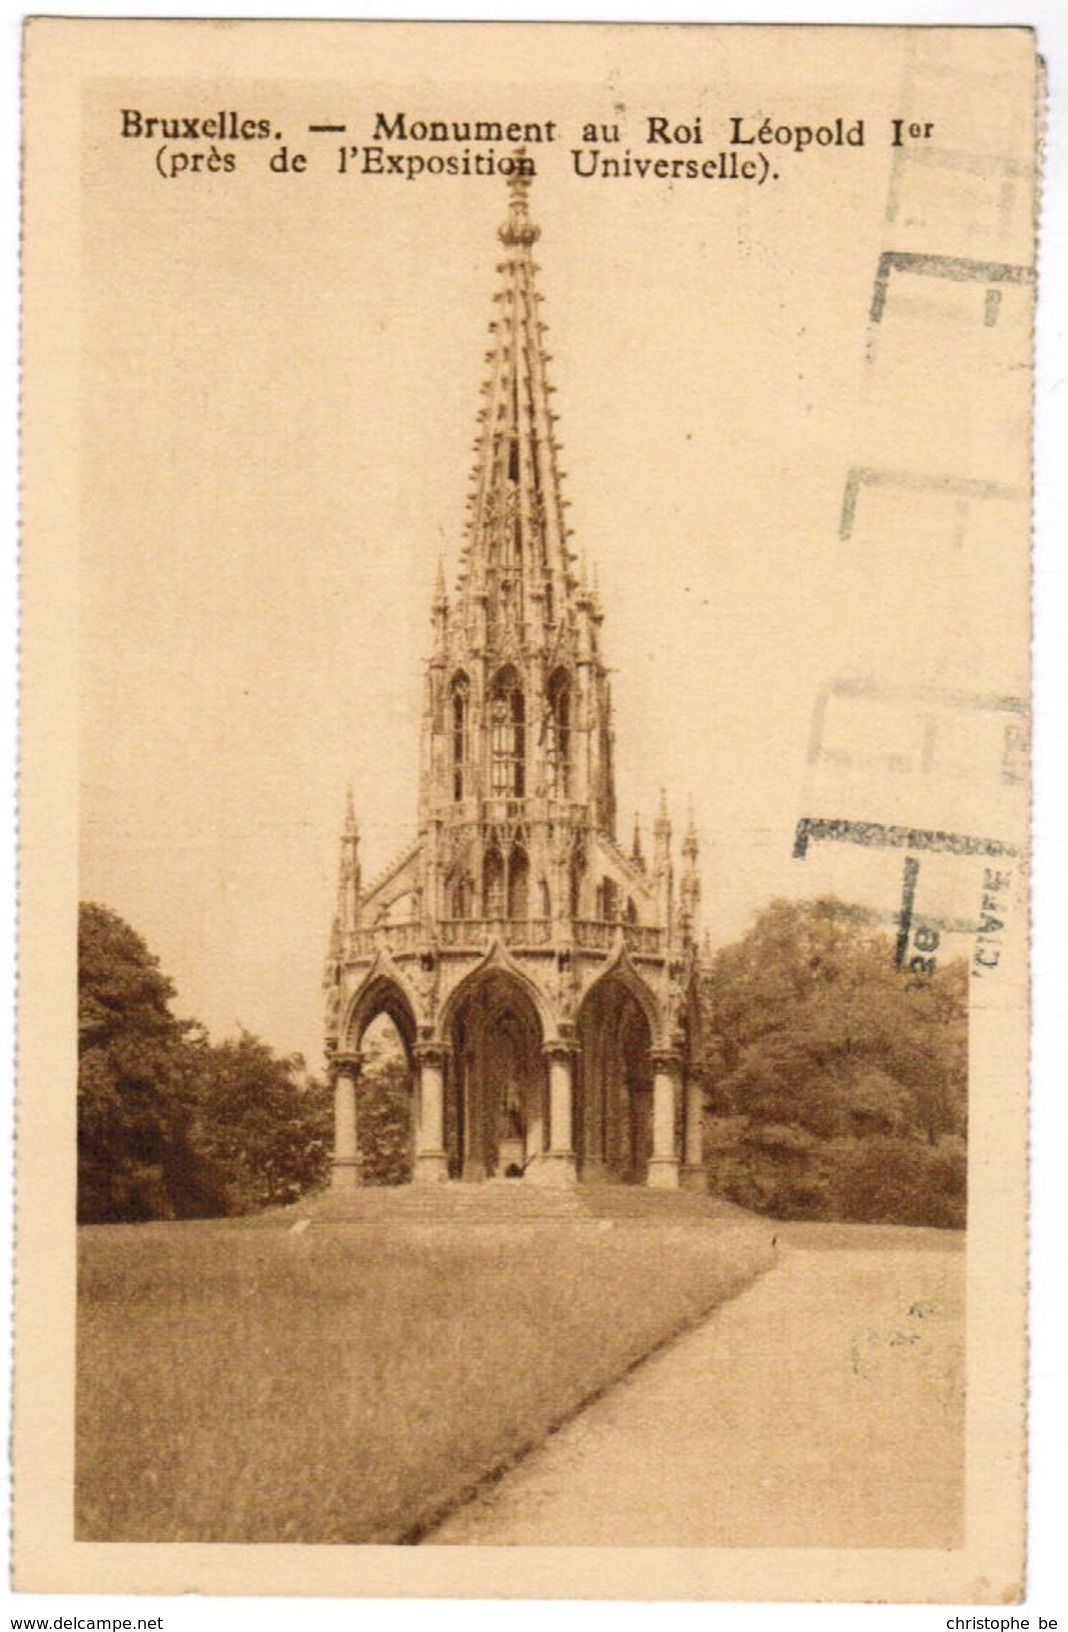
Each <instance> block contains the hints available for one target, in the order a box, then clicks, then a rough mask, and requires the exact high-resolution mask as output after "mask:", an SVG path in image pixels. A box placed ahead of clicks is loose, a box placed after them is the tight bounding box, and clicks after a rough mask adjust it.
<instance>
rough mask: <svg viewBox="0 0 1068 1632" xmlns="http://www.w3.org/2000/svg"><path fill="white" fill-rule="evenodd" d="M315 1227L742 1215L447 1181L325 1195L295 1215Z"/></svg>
mask: <svg viewBox="0 0 1068 1632" xmlns="http://www.w3.org/2000/svg"><path fill="white" fill-rule="evenodd" d="M296 1211H297V1212H299V1214H300V1215H302V1216H306V1217H310V1218H311V1220H312V1222H315V1221H317V1220H318V1221H322V1222H324V1223H325V1222H329V1221H331V1220H342V1219H347V1220H355V1221H360V1220H364V1221H366V1222H368V1223H370V1222H373V1221H377V1220H386V1219H396V1220H397V1221H404V1220H409V1221H411V1222H422V1221H428V1220H440V1221H450V1220H451V1221H454V1222H469V1223H472V1224H474V1223H478V1222H481V1221H487V1222H489V1221H492V1220H498V1221H504V1220H517V1221H518V1220H523V1219H543V1218H573V1219H578V1218H592V1219H642V1218H647V1219H658V1220H661V1221H663V1220H666V1219H672V1218H679V1219H683V1218H724V1217H726V1216H728V1215H741V1209H739V1208H736V1207H733V1206H732V1205H731V1204H730V1203H729V1202H725V1201H721V1200H719V1199H718V1198H717V1197H715V1196H709V1195H706V1194H702V1193H700V1192H695V1191H689V1190H667V1191H665V1190H649V1189H647V1188H646V1187H645V1186H643V1185H629V1184H579V1185H576V1186H575V1187H574V1188H571V1189H550V1188H542V1187H539V1186H537V1185H534V1184H530V1183H529V1182H526V1183H524V1182H523V1181H522V1180H518V1179H489V1180H486V1181H485V1182H484V1183H481V1184H472V1183H461V1182H451V1183H448V1184H435V1185H416V1184H412V1185H398V1186H390V1187H386V1186H383V1187H376V1186H366V1187H356V1188H354V1189H351V1190H329V1191H326V1192H325V1193H324V1194H322V1195H319V1196H316V1197H312V1198H309V1199H308V1200H307V1201H306V1202H304V1203H302V1204H301V1205H300V1206H299V1208H298V1209H297V1210H296Z"/></svg>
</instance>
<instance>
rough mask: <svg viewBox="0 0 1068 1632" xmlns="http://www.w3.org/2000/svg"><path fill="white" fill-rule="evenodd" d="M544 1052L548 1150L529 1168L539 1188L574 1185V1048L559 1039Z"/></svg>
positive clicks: (548, 1045)
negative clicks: (572, 1135)
mask: <svg viewBox="0 0 1068 1632" xmlns="http://www.w3.org/2000/svg"><path fill="white" fill-rule="evenodd" d="M542 1052H543V1054H544V1056H545V1059H546V1062H547V1064H548V1067H549V1148H548V1150H547V1151H546V1152H545V1154H544V1155H543V1156H542V1158H541V1159H540V1161H537V1162H535V1163H534V1164H533V1166H532V1167H531V1168H530V1170H529V1171H530V1177H531V1178H532V1179H534V1180H535V1182H536V1183H538V1184H553V1185H557V1184H558V1185H571V1184H574V1183H575V1181H576V1177H577V1175H576V1172H575V1152H574V1149H573V1147H572V1143H571V1091H572V1090H571V1081H572V1078H571V1069H572V1061H573V1058H574V1044H573V1043H570V1042H566V1041H563V1040H560V1039H558V1040H557V1041H555V1042H551V1043H546V1045H545V1047H544V1049H543V1050H542Z"/></svg>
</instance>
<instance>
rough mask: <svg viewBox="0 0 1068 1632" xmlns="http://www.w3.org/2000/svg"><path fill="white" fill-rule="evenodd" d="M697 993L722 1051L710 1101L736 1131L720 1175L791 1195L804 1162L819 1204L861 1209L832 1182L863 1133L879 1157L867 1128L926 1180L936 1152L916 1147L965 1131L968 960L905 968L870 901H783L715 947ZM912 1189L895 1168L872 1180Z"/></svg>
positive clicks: (957, 1167) (724, 1144) (723, 1152)
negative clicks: (912, 973) (919, 970)
mask: <svg viewBox="0 0 1068 1632" xmlns="http://www.w3.org/2000/svg"><path fill="white" fill-rule="evenodd" d="M701 1000H702V1007H703V1010H704V1022H705V1025H706V1027H707V1029H708V1030H709V1032H710V1033H711V1034H713V1035H714V1036H715V1038H716V1040H717V1046H718V1052H719V1059H718V1065H717V1068H716V1070H715V1071H714V1072H712V1073H711V1074H710V1082H709V1099H710V1103H711V1108H712V1110H713V1111H714V1112H715V1113H716V1114H717V1115H718V1116H719V1117H721V1118H726V1119H728V1121H729V1122H730V1124H731V1127H732V1132H733V1138H732V1140H727V1141H724V1140H723V1139H721V1140H720V1142H719V1146H718V1149H719V1156H718V1157H717V1162H718V1163H719V1167H720V1170H721V1171H720V1178H722V1172H723V1171H724V1170H726V1168H731V1170H732V1172H733V1174H734V1178H735V1179H738V1180H739V1182H742V1181H743V1180H744V1181H746V1182H748V1181H749V1180H752V1182H753V1184H754V1185H755V1186H756V1189H757V1190H759V1192H760V1194H761V1196H762V1197H763V1198H764V1200H765V1202H766V1201H767V1198H768V1195H769V1194H770V1195H772V1196H777V1197H779V1198H780V1199H781V1198H783V1197H788V1196H789V1195H792V1194H793V1193H794V1190H796V1187H797V1182H798V1178H799V1175H803V1176H804V1177H805V1183H804V1184H803V1185H802V1186H801V1189H802V1191H804V1193H805V1195H806V1196H807V1197H808V1201H807V1202H805V1204H804V1205H805V1206H806V1207H808V1209H809V1211H810V1212H811V1211H812V1210H813V1209H815V1210H816V1211H819V1207H820V1206H823V1207H824V1208H825V1209H826V1208H830V1209H831V1211H832V1212H833V1211H834V1209H835V1207H838V1212H839V1215H840V1216H846V1214H848V1215H849V1216H853V1215H852V1213H851V1212H850V1208H852V1209H854V1210H855V1208H857V1207H862V1206H863V1204H862V1202H861V1201H859V1200H854V1201H853V1202H851V1203H850V1204H849V1207H846V1203H845V1201H844V1199H842V1198H843V1197H844V1193H845V1192H844V1190H842V1194H841V1196H839V1199H838V1202H835V1201H834V1196H833V1194H832V1193H834V1192H835V1191H836V1185H837V1181H838V1177H840V1176H841V1174H843V1173H844V1172H845V1170H846V1168H848V1167H849V1165H850V1163H856V1162H859V1161H860V1155H859V1152H858V1148H857V1147H858V1144H859V1143H866V1144H867V1145H868V1147H869V1148H868V1150H867V1155H866V1156H865V1162H866V1163H867V1167H866V1169H865V1171H868V1170H869V1169H872V1148H873V1147H872V1142H873V1141H883V1142H884V1148H885V1152H886V1155H887V1160H888V1161H889V1159H890V1154H891V1145H893V1152H894V1154H893V1160H894V1162H895V1163H896V1164H897V1168H898V1169H899V1170H900V1169H901V1168H902V1163H904V1164H905V1166H906V1167H907V1166H908V1164H909V1162H910V1161H911V1170H912V1171H913V1172H914V1173H915V1175H917V1179H916V1184H917V1186H919V1187H920V1188H922V1175H923V1173H924V1172H926V1170H927V1168H928V1167H929V1166H930V1161H929V1160H928V1158H926V1157H925V1156H924V1155H923V1153H922V1150H920V1149H919V1147H920V1146H921V1145H924V1146H926V1147H928V1148H929V1149H930V1150H931V1151H932V1152H933V1151H934V1149H935V1147H936V1146H939V1145H940V1143H941V1142H943V1141H945V1140H956V1141H957V1144H958V1145H960V1144H961V1141H963V1138H964V1135H965V1132H966V1114H967V972H966V967H965V965H964V963H963V961H958V962H957V963H951V964H948V965H945V966H943V967H942V968H940V969H938V970H937V971H936V972H935V973H934V974H933V975H932V976H930V977H929V978H927V979H925V980H924V981H922V982H917V981H916V980H915V979H914V978H909V977H908V976H906V975H904V974H902V972H901V971H900V970H898V968H897V967H896V965H895V962H894V947H893V943H892V942H891V940H890V938H889V936H887V935H886V934H884V933H883V932H882V931H881V930H880V929H879V927H878V925H877V924H876V923H875V921H874V920H873V918H872V917H871V915H869V914H867V913H864V912H863V911H861V910H859V909H857V908H854V907H850V906H848V905H846V904H845V903H843V902H840V901H835V900H829V899H828V900H820V901H808V902H787V901H776V902H774V903H772V905H771V906H770V907H768V908H767V909H766V910H765V911H764V912H763V913H762V914H761V915H760V917H759V918H758V919H757V921H756V923H755V924H754V926H753V928H752V929H751V930H750V932H749V934H748V935H746V936H745V937H744V938H743V939H742V940H741V941H739V942H738V943H737V944H736V945H734V946H730V947H726V948H724V949H723V950H722V951H721V952H720V953H719V954H718V956H717V957H716V959H715V960H714V963H713V966H712V969H711V971H710V974H709V976H708V977H707V979H706V981H705V982H704V985H703V989H702V992H701ZM894 1142H896V1143H894ZM902 1142H903V1143H902ZM899 1147H900V1148H899ZM902 1149H903V1150H904V1151H905V1156H904V1157H903V1156H902V1154H901V1151H902ZM942 1156H943V1157H945V1156H946V1152H945V1151H942ZM732 1164H733V1167H732ZM939 1172H940V1173H941V1174H942V1175H943V1177H944V1176H945V1174H946V1173H950V1172H951V1173H953V1174H960V1175H962V1174H963V1167H962V1164H961V1163H960V1162H959V1161H956V1160H955V1159H954V1161H953V1162H951V1163H950V1164H949V1166H947V1165H946V1162H945V1161H943V1163H942V1166H941V1168H939ZM776 1174H777V1175H778V1177H776ZM732 1182H733V1180H732ZM953 1182H957V1181H956V1180H954V1181H953ZM960 1182H961V1184H962V1183H963V1179H962V1178H961V1181H960ZM813 1184H815V1190H813ZM907 1188H908V1187H907V1186H906V1187H904V1189H907ZM863 1189H864V1187H863V1186H862V1185H860V1184H859V1181H858V1184H857V1185H855V1186H854V1187H853V1191H852V1192H851V1193H852V1194H853V1195H854V1197H858V1196H860V1195H861V1192H862V1190H863ZM904 1189H903V1186H902V1184H901V1183H900V1182H896V1183H895V1185H893V1186H883V1187H882V1189H881V1190H879V1188H878V1187H877V1186H874V1185H873V1184H872V1183H868V1186H867V1192H868V1193H869V1194H871V1195H872V1196H874V1195H875V1194H876V1191H877V1190H878V1193H879V1195H880V1196H881V1197H882V1198H883V1199H882V1200H880V1201H879V1203H878V1207H879V1208H880V1209H882V1211H883V1212H885V1210H886V1209H887V1208H890V1210H891V1211H893V1207H894V1205H895V1203H894V1202H893V1200H892V1197H893V1196H895V1195H896V1196H899V1197H900V1196H902V1195H903V1194H904ZM817 1192H818V1195H817ZM819 1196H822V1198H823V1199H822V1202H819ZM887 1197H890V1198H891V1199H890V1200H887V1199H886V1198H887ZM814 1198H815V1199H814ZM738 1199H741V1197H738ZM839 1203H840V1205H839ZM750 1204H752V1203H750ZM791 1205H792V1204H791ZM798 1205H800V1203H798ZM902 1205H904V1204H902ZM917 1206H919V1202H917V1203H916V1205H913V1202H912V1201H910V1202H909V1203H908V1205H907V1207H906V1208H905V1210H906V1211H909V1212H910V1214H911V1213H915V1211H916V1207H917ZM962 1206H963V1199H962V1195H961V1207H962ZM871 1207H872V1208H875V1207H876V1202H875V1201H874V1200H873V1201H872V1202H871ZM843 1210H844V1211H843ZM880 1216H882V1215H881V1214H880ZM938 1222H944V1219H943V1218H939V1220H938Z"/></svg>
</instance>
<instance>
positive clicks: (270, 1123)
mask: <svg viewBox="0 0 1068 1632" xmlns="http://www.w3.org/2000/svg"><path fill="white" fill-rule="evenodd" d="M174 995H175V994H174V986H173V984H172V982H171V981H170V980H169V979H168V978H167V976H166V975H164V974H163V973H162V971H161V969H160V966H159V960H158V959H157V958H155V957H154V956H153V955H152V954H151V953H150V952H149V950H148V947H147V946H146V945H145V942H144V941H143V940H142V938H141V937H140V936H139V935H138V934H137V933H136V932H135V931H134V930H133V929H131V927H130V926H129V924H127V923H126V922H125V921H124V920H123V919H122V918H120V917H119V915H118V914H117V913H115V912H113V911H111V909H110V908H108V907H104V906H99V905H97V904H96V903H92V902H89V903H83V905H82V906H81V908H80V911H79V919H78V1216H79V1219H80V1220H81V1221H82V1222H93V1223H99V1222H114V1221H129V1220H137V1219H147V1218H188V1217H202V1216H207V1215H211V1214H220V1213H231V1212H243V1211H247V1210H249V1209H250V1208H253V1207H257V1206H264V1205H266V1204H268V1203H270V1202H282V1201H291V1200H293V1199H295V1197H296V1196H297V1195H299V1194H300V1193H301V1191H302V1190H304V1189H307V1188H308V1187H310V1186H311V1185H313V1184H315V1183H317V1182H320V1181H321V1179H322V1177H323V1175H324V1173H325V1169H326V1163H327V1123H328V1120H329V1118H328V1111H327V1107H326V1104H325V1091H324V1090H323V1088H322V1087H321V1085H319V1084H316V1083H308V1084H305V1083H303V1082H302V1081H301V1077H302V1070H301V1067H302V1062H300V1061H299V1060H297V1059H295V1058H294V1059H289V1060H284V1059H278V1058H277V1057H276V1056H275V1055H274V1054H272V1052H271V1050H270V1049H269V1048H268V1047H267V1045H266V1044H265V1043H262V1042H259V1041H258V1040H257V1039H256V1038H254V1037H251V1036H249V1035H248V1034H247V1033H246V1034H242V1036H241V1037H240V1038H239V1039H238V1040H237V1041H236V1042H226V1043H222V1044H219V1045H216V1046H213V1045H211V1044H210V1043H209V1042H208V1039H207V1035H206V1033H205V1032H204V1031H203V1028H202V1027H199V1026H197V1025H196V1024H195V1023H193V1022H190V1021H185V1020H178V1019H176V1018H175V1016H174V1014H173V1013H172V1010H171V1004H172V1002H173V1000H174Z"/></svg>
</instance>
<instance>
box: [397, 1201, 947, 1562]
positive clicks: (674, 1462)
mask: <svg viewBox="0 0 1068 1632" xmlns="http://www.w3.org/2000/svg"><path fill="white" fill-rule="evenodd" d="M843 1236H846V1237H847V1238H848V1239H849V1240H850V1244H849V1245H846V1246H843V1245H839V1244H838V1243H839V1242H840V1241H841V1240H842V1239H843ZM778 1239H779V1263H778V1265H777V1267H776V1268H775V1269H774V1270H773V1271H771V1273H769V1274H768V1275H766V1276H764V1278H763V1279H762V1280H760V1281H759V1282H757V1283H756V1285H755V1286H753V1287H751V1288H750V1289H749V1290H748V1291H747V1292H745V1293H743V1294H742V1296H741V1297H739V1298H737V1299H735V1300H734V1301H733V1302H732V1303H729V1304H726V1305H724V1307H723V1308H722V1309H720V1310H717V1312H716V1313H715V1314H714V1315H713V1316H711V1317H710V1318H709V1319H708V1320H707V1321H706V1322H705V1323H704V1324H703V1325H702V1326H700V1327H699V1328H697V1329H696V1330H695V1331H693V1332H691V1333H689V1334H688V1335H687V1336H685V1337H683V1338H681V1339H680V1340H679V1341H678V1342H677V1343H674V1344H672V1345H671V1347H670V1348H668V1349H666V1350H665V1351H664V1352H663V1353H661V1354H659V1355H656V1356H654V1357H653V1358H652V1359H651V1360H650V1361H648V1362H647V1363H646V1364H645V1365H643V1366H641V1367H640V1368H639V1369H638V1370H637V1371H636V1372H634V1373H633V1374H632V1375H631V1376H630V1377H629V1378H626V1379H624V1381H623V1382H621V1383H620V1384H618V1385H617V1386H616V1387H615V1388H613V1389H611V1390H610V1391H609V1392H608V1393H607V1394H606V1395H605V1396H604V1397H603V1398H602V1399H600V1400H599V1401H597V1402H596V1403H595V1404H593V1405H592V1406H590V1407H589V1409H588V1410H586V1411H584V1412H583V1413H582V1414H581V1416H579V1417H577V1418H576V1419H575V1420H574V1421H573V1422H572V1423H570V1424H568V1425H567V1426H566V1427H565V1428H563V1429H561V1430H560V1432H559V1433H557V1434H555V1435H554V1436H553V1437H552V1438H551V1439H550V1440H549V1441H548V1442H547V1443H546V1444H545V1445H544V1446H543V1447H542V1448H541V1449H540V1450H538V1451H536V1452H534V1453H533V1454H532V1455H531V1456H529V1457H528V1458H527V1459H526V1460H525V1461H524V1462H523V1463H522V1464H521V1465H520V1466H519V1467H517V1468H515V1469H514V1470H513V1471H512V1472H511V1473H510V1474H507V1475H506V1476H505V1477H504V1478H503V1479H501V1480H500V1481H499V1482H498V1483H497V1484H495V1485H492V1486H489V1487H487V1488H486V1489H485V1490H484V1491H483V1492H482V1493H481V1494H480V1495H479V1496H478V1497H477V1498H476V1499H475V1500H474V1501H472V1502H470V1503H468V1505H467V1506H465V1507H463V1508H461V1509H459V1510H458V1511H457V1512H456V1513H454V1514H453V1515H452V1516H451V1517H450V1518H449V1519H447V1520H446V1521H445V1522H444V1523H443V1524H442V1525H441V1526H440V1527H439V1528H438V1529H437V1530H435V1531H434V1532H432V1533H431V1534H429V1535H428V1536H426V1537H425V1540H424V1545H430V1546H441V1545H447V1544H448V1545H476V1544H477V1545H483V1544H494V1543H500V1544H513V1545H525V1546H539V1545H540V1546H589V1547H597V1546H600V1547H603V1546H613V1545H614V1546H677V1547H680V1546H681V1547H952V1546H955V1545H960V1541H961V1535H960V1530H961V1522H962V1504H963V1474H964V1354H963V1334H964V1255H963V1252H962V1251H960V1250H959V1249H960V1246H961V1238H960V1237H955V1236H952V1235H942V1234H940V1233H939V1232H934V1231H931V1232H927V1231H902V1232H898V1233H897V1235H895V1233H894V1232H893V1231H873V1230H858V1231H857V1232H856V1233H855V1235H853V1236H851V1237H849V1236H848V1232H844V1231H843V1230H842V1229H841V1228H840V1227H823V1226H783V1227H780V1231H779V1238H778Z"/></svg>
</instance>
